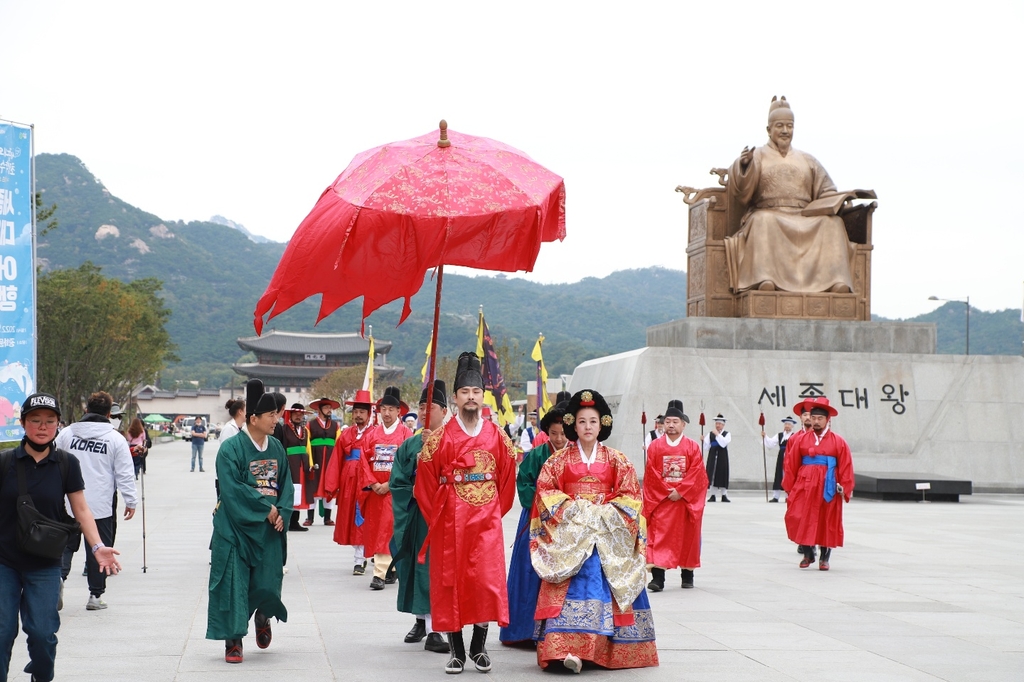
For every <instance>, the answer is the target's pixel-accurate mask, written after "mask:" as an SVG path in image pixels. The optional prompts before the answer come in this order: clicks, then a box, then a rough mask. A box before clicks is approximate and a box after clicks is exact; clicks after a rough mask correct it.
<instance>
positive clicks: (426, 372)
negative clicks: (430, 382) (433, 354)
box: [420, 336, 434, 388]
mask: <svg viewBox="0 0 1024 682" xmlns="http://www.w3.org/2000/svg"><path fill="white" fill-rule="evenodd" d="M433 346H434V337H433V336H431V337H430V341H427V350H426V351H425V352H426V354H427V359H426V360H424V361H423V369H422V370H420V380H421V381H422V382H423V388H426V387H427V377H429V376H430V350H431V348H432V347H433Z"/></svg>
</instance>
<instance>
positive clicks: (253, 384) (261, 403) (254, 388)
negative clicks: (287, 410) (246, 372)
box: [245, 379, 277, 419]
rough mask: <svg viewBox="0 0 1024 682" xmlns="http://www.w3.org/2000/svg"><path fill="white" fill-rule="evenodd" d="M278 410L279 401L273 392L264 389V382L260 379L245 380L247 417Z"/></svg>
mask: <svg viewBox="0 0 1024 682" xmlns="http://www.w3.org/2000/svg"><path fill="white" fill-rule="evenodd" d="M267 412H277V401H275V400H274V395H273V394H272V393H265V392H264V391H263V382H262V381H260V380H259V379H250V380H249V381H247V382H245V418H246V419H249V417H252V416H253V415H260V414H266V413H267Z"/></svg>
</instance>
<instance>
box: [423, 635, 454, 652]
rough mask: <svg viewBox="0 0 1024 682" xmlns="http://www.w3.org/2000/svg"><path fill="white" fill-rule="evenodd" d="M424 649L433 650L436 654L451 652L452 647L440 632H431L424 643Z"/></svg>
mask: <svg viewBox="0 0 1024 682" xmlns="http://www.w3.org/2000/svg"><path fill="white" fill-rule="evenodd" d="M423 650H424V651H433V652H434V653H435V654H449V653H451V651H452V648H451V646H449V644H448V642H447V641H446V640H445V638H444V637H442V636H441V633H440V632H431V633H430V634H429V635H427V641H425V642H424V643H423Z"/></svg>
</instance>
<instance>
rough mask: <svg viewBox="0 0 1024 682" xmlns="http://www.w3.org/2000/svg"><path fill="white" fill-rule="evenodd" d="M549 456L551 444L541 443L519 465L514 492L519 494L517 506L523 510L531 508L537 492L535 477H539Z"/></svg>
mask: <svg viewBox="0 0 1024 682" xmlns="http://www.w3.org/2000/svg"><path fill="white" fill-rule="evenodd" d="M550 456H551V444H550V443H542V444H541V445H538V446H537V447H535V448H533V449H532V450H530V452H529V453H527V455H526V457H524V458H523V461H522V462H521V463H520V464H519V473H518V474H517V475H516V490H517V491H518V492H519V504H521V505H522V506H523V509H531V508H532V507H533V496H534V495H535V494H536V492H537V476H539V475H540V470H541V467H543V466H544V462H546V461H548V458H549V457H550Z"/></svg>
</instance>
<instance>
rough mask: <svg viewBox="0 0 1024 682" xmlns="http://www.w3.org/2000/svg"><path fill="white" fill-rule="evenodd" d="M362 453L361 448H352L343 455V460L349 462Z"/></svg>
mask: <svg viewBox="0 0 1024 682" xmlns="http://www.w3.org/2000/svg"><path fill="white" fill-rule="evenodd" d="M362 454H363V451H362V449H361V448H352V452H350V453H348V455H346V456H345V461H346V462H351V461H352V460H354V459H359V458H360V457H361V456H362Z"/></svg>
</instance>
